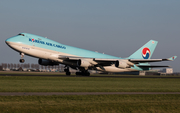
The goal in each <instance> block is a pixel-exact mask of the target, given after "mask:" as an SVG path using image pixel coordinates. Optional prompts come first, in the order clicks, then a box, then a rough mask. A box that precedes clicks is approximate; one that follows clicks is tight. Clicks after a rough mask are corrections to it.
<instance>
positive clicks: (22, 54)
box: [19, 53, 25, 63]
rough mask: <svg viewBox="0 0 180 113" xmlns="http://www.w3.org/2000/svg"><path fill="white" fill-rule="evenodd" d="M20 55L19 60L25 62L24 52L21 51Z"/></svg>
mask: <svg viewBox="0 0 180 113" xmlns="http://www.w3.org/2000/svg"><path fill="white" fill-rule="evenodd" d="M20 55H21V59H20V60H19V62H20V63H24V62H25V60H24V59H23V58H24V53H20Z"/></svg>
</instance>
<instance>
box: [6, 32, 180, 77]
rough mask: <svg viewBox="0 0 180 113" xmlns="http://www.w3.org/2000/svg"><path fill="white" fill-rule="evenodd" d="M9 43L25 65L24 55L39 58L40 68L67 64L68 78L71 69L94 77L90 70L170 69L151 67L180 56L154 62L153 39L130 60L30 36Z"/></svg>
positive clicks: (10, 39) (9, 40) (154, 45)
mask: <svg viewBox="0 0 180 113" xmlns="http://www.w3.org/2000/svg"><path fill="white" fill-rule="evenodd" d="M5 42H6V44H7V45H8V46H9V47H11V48H12V49H14V50H15V51H17V52H19V53H20V55H21V59H20V62H21V63H24V62H25V60H24V59H23V57H24V55H28V56H32V57H35V58H38V59H39V61H38V62H39V64H40V65H44V66H48V65H51V66H53V65H59V64H64V65H65V68H64V71H65V72H66V75H70V74H71V72H70V71H69V67H70V68H73V69H76V70H78V71H77V72H76V75H86V76H89V75H90V73H89V71H88V70H98V71H103V72H130V71H147V70H150V69H151V68H156V67H168V66H157V65H150V64H149V63H151V62H160V61H173V60H174V59H175V58H176V57H177V56H173V57H171V58H166V59H150V58H151V56H152V54H153V52H154V49H155V47H156V45H157V43H158V42H157V41H155V40H150V41H149V42H147V43H146V44H145V45H144V46H142V47H141V48H140V49H138V50H137V51H136V52H134V53H133V54H132V55H130V56H129V57H127V58H120V57H115V56H111V55H107V54H103V53H98V52H94V51H89V50H85V49H81V48H76V47H72V46H68V45H64V44H61V43H58V42H55V41H53V40H50V39H48V38H45V37H41V36H37V35H34V34H29V33H20V34H18V35H16V36H14V37H11V38H8V39H7V40H6V41H5Z"/></svg>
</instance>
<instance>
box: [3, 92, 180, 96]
mask: <svg viewBox="0 0 180 113" xmlns="http://www.w3.org/2000/svg"><path fill="white" fill-rule="evenodd" d="M166 94H180V92H0V96H53V95H166Z"/></svg>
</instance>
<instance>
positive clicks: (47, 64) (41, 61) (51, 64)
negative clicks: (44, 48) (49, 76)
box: [38, 59, 59, 66]
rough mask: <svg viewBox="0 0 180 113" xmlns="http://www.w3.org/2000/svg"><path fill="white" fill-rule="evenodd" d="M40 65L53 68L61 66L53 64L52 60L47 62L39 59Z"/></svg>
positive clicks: (56, 63)
mask: <svg viewBox="0 0 180 113" xmlns="http://www.w3.org/2000/svg"><path fill="white" fill-rule="evenodd" d="M38 63H39V64H40V65H43V66H49V65H50V66H53V65H59V63H58V62H53V61H51V60H45V59H39V61H38Z"/></svg>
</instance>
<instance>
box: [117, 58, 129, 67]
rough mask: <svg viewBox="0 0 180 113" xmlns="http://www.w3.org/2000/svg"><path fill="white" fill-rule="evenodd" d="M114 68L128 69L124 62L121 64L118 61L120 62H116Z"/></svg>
mask: <svg viewBox="0 0 180 113" xmlns="http://www.w3.org/2000/svg"><path fill="white" fill-rule="evenodd" d="M115 66H116V67H118V68H127V67H129V66H128V64H127V63H126V62H123V61H120V60H117V61H116V62H115Z"/></svg>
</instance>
